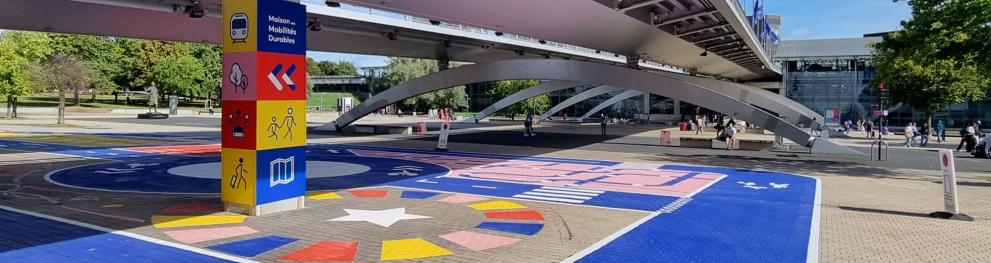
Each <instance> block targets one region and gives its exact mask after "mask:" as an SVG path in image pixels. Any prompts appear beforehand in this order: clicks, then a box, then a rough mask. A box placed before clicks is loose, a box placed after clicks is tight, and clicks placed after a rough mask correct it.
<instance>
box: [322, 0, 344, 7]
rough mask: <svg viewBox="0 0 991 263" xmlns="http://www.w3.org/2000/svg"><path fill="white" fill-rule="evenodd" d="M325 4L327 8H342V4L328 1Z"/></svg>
mask: <svg viewBox="0 0 991 263" xmlns="http://www.w3.org/2000/svg"><path fill="white" fill-rule="evenodd" d="M324 4H327V6H329V7H341V3H338V2H334V1H326V2H324Z"/></svg>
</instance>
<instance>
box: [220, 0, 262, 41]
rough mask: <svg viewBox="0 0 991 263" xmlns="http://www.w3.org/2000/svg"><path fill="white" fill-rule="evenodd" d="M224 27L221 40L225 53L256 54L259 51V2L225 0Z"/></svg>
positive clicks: (222, 19)
mask: <svg viewBox="0 0 991 263" xmlns="http://www.w3.org/2000/svg"><path fill="white" fill-rule="evenodd" d="M223 5H224V8H223V9H224V11H223V13H224V17H222V18H221V21H222V24H223V25H224V26H223V28H222V30H221V36H220V37H221V39H223V41H224V43H223V46H224V52H225V53H226V52H254V51H256V50H258V40H257V39H258V27H257V26H256V25H258V21H254V20H255V19H258V2H257V1H244V0H224V3H223Z"/></svg>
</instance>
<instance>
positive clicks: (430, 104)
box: [381, 57, 468, 111]
mask: <svg viewBox="0 0 991 263" xmlns="http://www.w3.org/2000/svg"><path fill="white" fill-rule="evenodd" d="M438 70H440V69H439V67H438V66H437V61H435V60H429V59H415V58H395V57H394V58H389V66H388V68H387V69H386V73H385V76H384V77H383V78H382V82H381V83H383V84H385V85H387V86H388V87H392V86H395V85H399V84H402V83H403V82H406V81H409V80H412V79H415V78H419V77H422V76H426V75H427V74H430V73H434V72H437V71H438ZM403 104H404V105H406V106H407V107H410V108H413V109H414V110H418V111H421V110H425V109H429V108H452V109H458V108H463V107H467V106H468V98H467V95H466V93H465V87H464V86H457V87H452V88H448V89H443V90H438V91H434V92H428V93H425V94H421V95H419V96H416V97H412V98H409V99H405V100H403Z"/></svg>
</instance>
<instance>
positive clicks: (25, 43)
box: [0, 31, 52, 117]
mask: <svg viewBox="0 0 991 263" xmlns="http://www.w3.org/2000/svg"><path fill="white" fill-rule="evenodd" d="M50 42H51V39H50V38H49V37H48V35H47V34H43V33H32V32H19V31H6V32H4V33H3V34H2V35H0V96H3V97H5V98H6V100H7V117H16V116H17V104H16V103H17V97H18V96H24V95H27V94H29V93H31V92H32V90H33V89H34V88H35V85H34V84H33V83H32V81H31V80H32V78H30V76H29V72H28V71H29V69H30V68H31V67H32V65H37V64H38V63H40V62H41V61H42V60H43V59H45V58H47V57H48V56H49V54H51V52H52V49H51V45H50Z"/></svg>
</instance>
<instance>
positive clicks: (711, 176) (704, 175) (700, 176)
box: [695, 173, 723, 180]
mask: <svg viewBox="0 0 991 263" xmlns="http://www.w3.org/2000/svg"><path fill="white" fill-rule="evenodd" d="M722 177H723V176H722V175H718V174H710V173H702V174H698V175H696V176H695V178H696V179H707V180H716V179H719V178H722Z"/></svg>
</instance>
